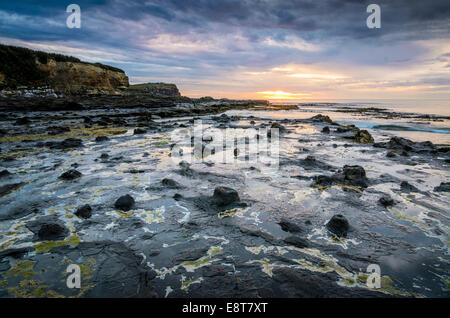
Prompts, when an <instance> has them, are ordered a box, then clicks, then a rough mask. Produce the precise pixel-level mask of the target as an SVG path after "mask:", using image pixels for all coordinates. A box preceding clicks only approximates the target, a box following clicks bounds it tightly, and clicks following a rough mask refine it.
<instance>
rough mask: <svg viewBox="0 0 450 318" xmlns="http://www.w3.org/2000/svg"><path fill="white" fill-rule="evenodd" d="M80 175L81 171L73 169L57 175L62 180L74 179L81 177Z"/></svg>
mask: <svg viewBox="0 0 450 318" xmlns="http://www.w3.org/2000/svg"><path fill="white" fill-rule="evenodd" d="M81 176H82V174H81V172H79V171H78V170H75V169H71V170H68V171H66V172H64V173H63V174H62V175H60V176H59V178H60V179H63V180H74V179H78V178H81Z"/></svg>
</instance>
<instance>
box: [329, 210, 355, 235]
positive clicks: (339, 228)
mask: <svg viewBox="0 0 450 318" xmlns="http://www.w3.org/2000/svg"><path fill="white" fill-rule="evenodd" d="M326 227H327V229H328V230H329V231H330V232H331V233H333V234H335V235H337V236H338V237H346V236H347V233H348V231H349V230H350V224H349V223H348V221H347V219H346V218H345V216H343V215H342V214H336V215H333V217H332V218H331V219H330V221H328V223H327V224H326Z"/></svg>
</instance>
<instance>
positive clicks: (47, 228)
mask: <svg viewBox="0 0 450 318" xmlns="http://www.w3.org/2000/svg"><path fill="white" fill-rule="evenodd" d="M68 234H69V230H68V229H67V228H65V227H64V226H62V225H60V224H57V223H48V224H42V226H41V228H40V229H39V231H38V233H37V235H38V238H39V240H41V241H55V240H62V239H64V238H65V237H66V236H67V235H68Z"/></svg>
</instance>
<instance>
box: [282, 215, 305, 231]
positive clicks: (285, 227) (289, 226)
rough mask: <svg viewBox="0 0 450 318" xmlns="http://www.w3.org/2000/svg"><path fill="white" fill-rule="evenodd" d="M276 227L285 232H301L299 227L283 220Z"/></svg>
mask: <svg viewBox="0 0 450 318" xmlns="http://www.w3.org/2000/svg"><path fill="white" fill-rule="evenodd" d="M278 225H280V226H281V229H282V230H283V231H285V232H290V233H296V232H301V231H302V228H301V227H300V226H298V225H297V224H295V223H293V222H291V221H289V220H287V219H284V218H283V219H281V221H280V222H278Z"/></svg>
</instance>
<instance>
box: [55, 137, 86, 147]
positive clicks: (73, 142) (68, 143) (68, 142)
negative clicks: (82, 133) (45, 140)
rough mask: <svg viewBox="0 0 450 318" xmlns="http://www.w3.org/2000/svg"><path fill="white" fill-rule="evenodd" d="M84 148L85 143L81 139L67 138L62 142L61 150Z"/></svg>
mask: <svg viewBox="0 0 450 318" xmlns="http://www.w3.org/2000/svg"><path fill="white" fill-rule="evenodd" d="M81 146H83V142H82V141H81V139H77V138H67V139H64V140H63V141H61V144H60V148H62V149H68V148H79V147H81Z"/></svg>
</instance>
